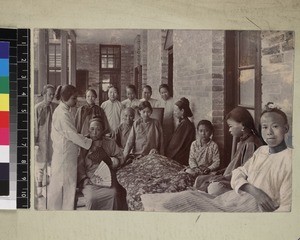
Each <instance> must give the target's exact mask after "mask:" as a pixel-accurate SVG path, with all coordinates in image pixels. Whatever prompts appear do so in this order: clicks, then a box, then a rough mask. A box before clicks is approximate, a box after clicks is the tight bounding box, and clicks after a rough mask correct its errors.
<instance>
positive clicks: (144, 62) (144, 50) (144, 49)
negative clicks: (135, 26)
mask: <svg viewBox="0 0 300 240" xmlns="http://www.w3.org/2000/svg"><path fill="white" fill-rule="evenodd" d="M147 36H148V31H147V30H143V32H142V34H141V65H142V82H141V83H140V84H139V87H138V93H139V96H138V97H139V98H142V94H141V93H142V87H143V86H144V85H146V84H147V69H148V67H147V62H148V60H147V53H148V46H147V43H148V39H147V38H148V37H147Z"/></svg>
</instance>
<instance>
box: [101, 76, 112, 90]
mask: <svg viewBox="0 0 300 240" xmlns="http://www.w3.org/2000/svg"><path fill="white" fill-rule="evenodd" d="M101 83H102V91H104V92H106V91H107V89H108V87H109V85H110V74H103V75H102V81H101Z"/></svg>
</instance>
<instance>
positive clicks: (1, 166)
mask: <svg viewBox="0 0 300 240" xmlns="http://www.w3.org/2000/svg"><path fill="white" fill-rule="evenodd" d="M0 180H1V181H2V180H9V163H0Z"/></svg>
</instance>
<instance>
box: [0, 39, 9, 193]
mask: <svg viewBox="0 0 300 240" xmlns="http://www.w3.org/2000/svg"><path fill="white" fill-rule="evenodd" d="M9 143H10V129H9V42H0V153H1V155H0V196H8V195H9V159H10V158H9V156H10V155H9Z"/></svg>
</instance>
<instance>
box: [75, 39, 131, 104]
mask: <svg viewBox="0 0 300 240" xmlns="http://www.w3.org/2000/svg"><path fill="white" fill-rule="evenodd" d="M99 51H100V49H99V44H77V45H76V56H77V59H76V61H77V69H85V70H88V71H89V86H90V87H92V88H94V89H95V90H96V92H97V94H99V54H100V52H99ZM133 51H134V48H133V45H123V46H121V84H120V86H121V89H119V90H120V93H121V94H120V95H121V96H120V97H121V100H123V99H125V98H126V95H125V94H126V92H125V87H126V85H127V84H129V83H133V60H134V59H133V55H134V54H133Z"/></svg>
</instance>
